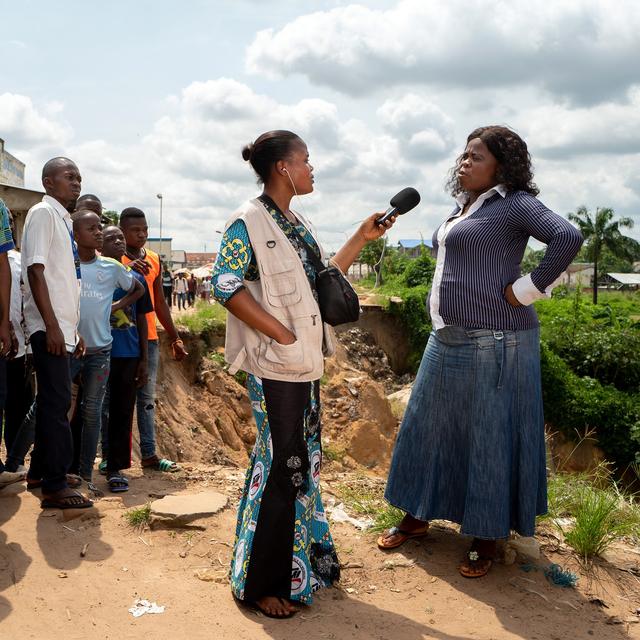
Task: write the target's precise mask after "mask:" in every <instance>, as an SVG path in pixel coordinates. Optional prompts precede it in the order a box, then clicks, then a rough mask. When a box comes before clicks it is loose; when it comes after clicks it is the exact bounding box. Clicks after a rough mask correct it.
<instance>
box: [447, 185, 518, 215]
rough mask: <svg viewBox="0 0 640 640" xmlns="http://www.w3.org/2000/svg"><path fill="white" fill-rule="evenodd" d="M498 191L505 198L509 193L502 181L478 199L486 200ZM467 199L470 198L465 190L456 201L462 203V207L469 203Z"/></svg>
mask: <svg viewBox="0 0 640 640" xmlns="http://www.w3.org/2000/svg"><path fill="white" fill-rule="evenodd" d="M496 193H497V194H499V195H500V196H502V197H503V198H505V197H506V195H507V188H506V187H505V186H504V185H503V184H502V183H500V184H497V185H496V186H495V187H491V189H489V190H488V191H485V192H484V193H482V194H480V196H478V200H480V199H482V200H483V201H484V200H486V199H487V198H490V197H491V196H492V195H494V194H496ZM467 200H469V195H468V194H467V192H466V191H463V192H462V193H459V194H458V195H457V196H456V202H457V203H458V204H459V205H460V208H461V209H462V208H463V207H464V205H465V204H467Z"/></svg>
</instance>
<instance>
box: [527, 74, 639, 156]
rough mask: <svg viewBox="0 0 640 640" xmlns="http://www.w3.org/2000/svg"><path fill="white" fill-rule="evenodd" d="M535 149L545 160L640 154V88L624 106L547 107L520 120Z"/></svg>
mask: <svg viewBox="0 0 640 640" xmlns="http://www.w3.org/2000/svg"><path fill="white" fill-rule="evenodd" d="M515 121H516V122H517V124H518V126H519V128H520V130H521V131H522V132H523V133H524V134H525V135H526V137H527V138H528V139H530V140H531V141H532V145H531V146H532V148H534V149H536V150H537V151H538V152H539V153H540V154H542V155H544V156H546V157H570V156H575V155H584V154H629V153H632V154H635V153H638V151H639V150H640V86H637V87H634V88H633V89H631V90H630V91H629V94H628V100H627V101H624V102H618V103H616V102H606V103H603V104H599V105H596V106H593V107H579V108H570V107H568V106H566V105H564V104H546V105H543V106H539V107H535V108H530V109H525V110H523V111H522V112H521V113H520V114H519V115H518V116H516V119H515Z"/></svg>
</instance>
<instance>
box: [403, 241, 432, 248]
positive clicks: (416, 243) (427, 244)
mask: <svg viewBox="0 0 640 640" xmlns="http://www.w3.org/2000/svg"><path fill="white" fill-rule="evenodd" d="M398 244H399V245H400V246H401V247H403V248H404V249H415V248H416V247H419V246H420V245H421V244H424V246H425V247H429V248H431V247H433V244H432V242H431V240H398Z"/></svg>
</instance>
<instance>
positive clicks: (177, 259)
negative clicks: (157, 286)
mask: <svg viewBox="0 0 640 640" xmlns="http://www.w3.org/2000/svg"><path fill="white" fill-rule="evenodd" d="M186 266H187V252H186V251H184V250H183V249H174V250H173V251H172V252H171V271H173V270H175V269H184V268H185V267H186Z"/></svg>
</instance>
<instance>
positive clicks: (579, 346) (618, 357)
mask: <svg viewBox="0 0 640 640" xmlns="http://www.w3.org/2000/svg"><path fill="white" fill-rule="evenodd" d="M553 303H554V304H553V306H550V305H545V306H544V307H540V306H538V315H539V316H540V320H541V324H542V336H543V338H544V339H545V340H546V342H547V344H548V346H549V347H550V349H551V350H552V351H553V352H554V353H556V354H557V355H559V356H560V357H561V358H562V359H563V360H564V361H565V362H566V363H567V364H568V365H569V366H570V367H571V369H572V370H573V371H575V373H577V374H578V375H581V376H589V377H591V378H595V379H596V380H598V381H599V382H601V383H602V384H612V385H614V386H615V387H616V388H618V389H620V390H622V391H628V392H637V391H638V389H640V331H638V328H639V325H638V322H635V321H634V320H632V319H631V317H630V314H629V313H628V312H626V311H623V310H621V305H619V304H617V303H615V304H610V303H605V304H602V305H597V306H596V305H593V304H591V303H590V302H587V301H586V300H584V298H583V297H582V295H581V294H580V292H579V290H578V291H576V293H575V294H573V295H572V297H571V299H570V300H554V301H553Z"/></svg>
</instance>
